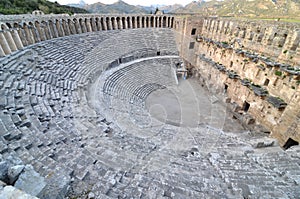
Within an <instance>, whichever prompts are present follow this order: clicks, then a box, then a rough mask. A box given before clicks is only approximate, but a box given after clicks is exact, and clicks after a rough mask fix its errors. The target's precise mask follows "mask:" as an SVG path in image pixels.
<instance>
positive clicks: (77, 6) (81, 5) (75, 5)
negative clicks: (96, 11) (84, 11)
mask: <svg viewBox="0 0 300 199" xmlns="http://www.w3.org/2000/svg"><path fill="white" fill-rule="evenodd" d="M85 5H86V3H85V1H83V0H81V1H79V3H77V4H75V3H72V4H68V6H72V7H76V8H84V6H85Z"/></svg>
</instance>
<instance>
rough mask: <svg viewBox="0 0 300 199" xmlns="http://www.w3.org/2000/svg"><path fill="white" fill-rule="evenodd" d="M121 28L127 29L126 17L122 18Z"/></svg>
mask: <svg viewBox="0 0 300 199" xmlns="http://www.w3.org/2000/svg"><path fill="white" fill-rule="evenodd" d="M123 28H124V29H128V24H127V19H126V18H124V22H123Z"/></svg>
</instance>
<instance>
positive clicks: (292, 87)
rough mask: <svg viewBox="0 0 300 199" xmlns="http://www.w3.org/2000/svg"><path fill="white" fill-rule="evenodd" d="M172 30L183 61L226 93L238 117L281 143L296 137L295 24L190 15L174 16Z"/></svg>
mask: <svg viewBox="0 0 300 199" xmlns="http://www.w3.org/2000/svg"><path fill="white" fill-rule="evenodd" d="M176 28H177V29H176ZM175 29H176V30H177V32H178V37H177V39H178V43H179V44H180V47H181V48H180V50H181V55H182V57H183V58H184V59H185V60H186V62H187V65H188V66H190V67H192V69H193V71H194V74H195V75H196V76H200V79H201V81H203V83H205V84H206V85H207V86H208V87H209V88H210V90H212V91H213V92H215V93H216V94H224V93H225V95H226V96H227V100H226V101H227V102H230V103H231V104H233V105H234V106H232V107H234V109H233V111H234V113H235V115H236V117H237V118H239V119H240V120H241V121H243V122H245V123H247V124H251V123H254V121H255V124H256V125H262V126H264V127H265V128H266V130H265V131H270V132H271V135H272V136H274V137H276V138H277V139H278V140H279V143H280V144H281V145H284V143H285V142H286V141H287V140H288V139H289V138H292V139H294V140H296V141H298V142H299V141H300V131H299V130H300V125H299V120H300V119H299V118H300V117H299V116H300V111H299V106H300V97H299V95H300V92H299V91H300V86H299V84H300V68H299V64H300V56H299V50H300V47H299V39H300V37H299V33H300V32H299V29H298V26H297V25H295V24H288V23H287V24H285V23H278V22H277V23H274V22H260V21H243V20H229V19H219V18H195V17H193V18H178V19H176V20H175ZM195 29H196V30H195Z"/></svg>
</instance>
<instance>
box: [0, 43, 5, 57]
mask: <svg viewBox="0 0 300 199" xmlns="http://www.w3.org/2000/svg"><path fill="white" fill-rule="evenodd" d="M4 56H5V53H4V51H3V49H2V46H1V45H0V57H4Z"/></svg>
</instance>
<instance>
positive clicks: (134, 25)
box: [132, 17, 136, 28]
mask: <svg viewBox="0 0 300 199" xmlns="http://www.w3.org/2000/svg"><path fill="white" fill-rule="evenodd" d="M132 28H136V22H135V17H132Z"/></svg>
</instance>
